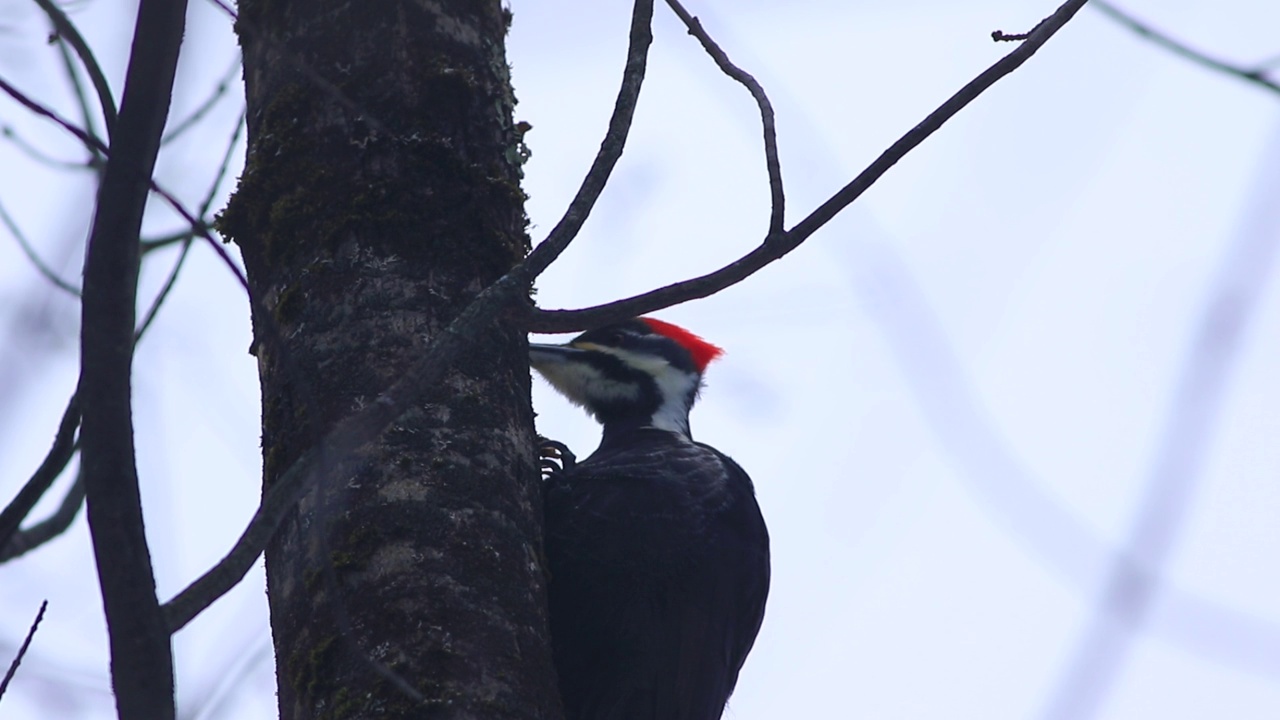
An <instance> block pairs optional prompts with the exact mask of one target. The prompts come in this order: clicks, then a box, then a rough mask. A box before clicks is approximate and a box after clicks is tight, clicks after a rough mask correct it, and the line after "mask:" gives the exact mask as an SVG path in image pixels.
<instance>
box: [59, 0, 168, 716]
mask: <svg viewBox="0 0 1280 720" xmlns="http://www.w3.org/2000/svg"><path fill="white" fill-rule="evenodd" d="M186 7H187V4H186V2H185V0H141V2H140V3H139V4H138V13H137V22H136V25H135V29H134V35H133V44H132V46H131V49H130V53H129V65H128V69H127V70H126V72H125V86H124V88H125V89H124V94H123V100H122V102H121V106H120V116H119V118H117V122H116V126H115V132H114V133H113V134H112V136H111V152H110V155H109V159H108V161H107V167H106V170H105V171H104V172H103V175H102V185H101V186H100V188H99V191H98V203H97V209H96V211H95V213H94V218H93V226H92V229H91V230H90V232H89V244H88V251H87V252H86V254H85V264H84V289H83V298H84V301H83V303H82V305H81V307H82V314H81V323H80V326H81V329H80V336H81V341H80V342H81V346H80V347H81V349H80V393H79V394H80V401H81V403H82V404H83V411H82V413H81V414H82V420H81V430H80V445H81V449H80V453H81V456H80V461H81V462H80V472H81V476H82V477H83V479H84V487H85V492H86V494H87V502H88V512H87V514H88V518H89V534H90V538H91V539H92V541H93V553H94V558H95V561H96V565H97V568H98V585H99V588H100V590H101V594H102V604H103V609H104V611H105V614H106V618H107V632H108V637H109V644H110V651H111V686H112V689H113V690H114V693H115V698H116V708H117V711H118V714H119V717H120V719H121V720H133V719H135V718H136V719H137V720H143V719H145V720H153V719H154V720H166V719H172V718H173V717H174V715H175V708H174V677H173V676H174V673H173V649H172V644H171V642H170V638H169V633H168V631H167V628H166V627H165V623H164V615H163V614H162V613H161V611H160V603H159V601H158V600H157V598H156V584H155V575H154V573H153V571H152V566H151V553H150V550H149V548H148V546H147V538H146V533H145V531H144V528H143V515H142V499H141V497H140V493H139V490H138V471H137V459H136V457H135V453H134V442H133V411H132V387H131V383H130V375H131V372H132V367H133V346H134V316H135V313H136V303H137V284H138V266H139V258H140V246H139V243H138V233H139V231H140V230H141V227H142V216H143V213H144V212H145V209H146V204H147V197H148V192H147V191H148V188H149V187H150V186H151V185H152V184H153V183H152V182H151V176H152V172H153V170H154V168H155V162H156V156H157V155H158V153H159V150H160V135H161V133H162V132H163V131H164V124H165V118H166V117H167V116H168V113H169V101H170V98H171V97H172V94H173V81H174V76H175V74H176V72H177V65H178V53H179V49H180V48H181V45H182V33H183V28H184V27H185V24H186Z"/></svg>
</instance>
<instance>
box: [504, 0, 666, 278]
mask: <svg viewBox="0 0 1280 720" xmlns="http://www.w3.org/2000/svg"><path fill="white" fill-rule="evenodd" d="M652 21H653V0H636V4H635V9H634V10H632V13H631V42H630V46H629V47H628V48H627V64H626V68H625V69H624V70H623V72H622V87H621V88H619V89H618V99H617V101H615V102H614V104H613V116H612V117H611V118H609V129H608V130H607V131H606V132H605V136H604V140H603V141H602V142H601V143H600V151H599V152H598V153H596V159H595V161H593V162H592V163H591V169H590V170H588V171H587V176H586V177H585V178H583V179H582V186H581V187H579V188H578V194H577V195H575V196H574V197H573V201H572V202H570V203H569V208H568V209H567V210H566V211H565V213H564V217H562V218H560V222H558V223H556V226H555V227H554V228H552V229H551V233H550V234H549V235H547V239H546V240H543V241H542V242H540V243H538V247H536V248H534V249H533V252H531V253H529V257H528V258H527V259H526V260H525V263H526V265H527V266H528V268H527V269H528V271H529V272H530V273H531V274H532V277H536V276H538V275H539V274H541V273H542V271H543V270H545V269H547V267H548V266H549V265H551V263H553V262H555V259H556V258H557V257H559V256H560V253H562V252H564V249H565V248H567V247H569V243H570V242H572V241H573V239H574V238H575V237H577V235H578V231H579V230H581V229H582V224H583V223H584V222H586V220H587V216H588V215H590V214H591V209H592V208H593V207H595V204H596V200H597V199H598V198H599V197H600V193H601V192H602V191H603V190H604V186H605V183H607V182H609V175H610V174H612V173H613V168H614V166H615V165H617V164H618V158H620V157H622V150H623V148H624V147H625V146H626V144H627V134H628V133H629V132H630V131H631V119H632V118H633V117H634V116H635V112H636V101H637V100H638V99H639V97H640V86H641V84H643V83H644V71H645V65H646V63H647V61H648V57H649V45H650V44H651V43H652V42H653V31H652V28H651V27H650V26H651V24H652Z"/></svg>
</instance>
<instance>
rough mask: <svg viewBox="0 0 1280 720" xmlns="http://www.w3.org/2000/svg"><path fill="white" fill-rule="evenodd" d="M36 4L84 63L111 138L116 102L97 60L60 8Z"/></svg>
mask: <svg viewBox="0 0 1280 720" xmlns="http://www.w3.org/2000/svg"><path fill="white" fill-rule="evenodd" d="M36 4H37V5H39V6H40V9H41V10H43V11H44V12H45V14H46V15H48V16H49V22H51V23H53V27H54V29H55V30H57V32H58V37H60V38H62V39H63V40H65V41H66V42H67V44H69V45H70V46H71V47H72V48H73V49H74V50H75V51H76V55H78V56H79V57H80V62H82V63H84V69H85V71H86V72H88V73H89V81H90V82H92V83H93V89H94V91H95V92H97V93H98V104H99V105H101V106H102V117H103V120H104V121H105V122H106V125H107V137H111V135H112V134H113V133H114V132H115V129H116V101H115V99H114V98H113V97H111V86H110V85H109V84H107V78H106V76H105V75H103V74H102V66H100V65H98V59H97V58H96V57H94V56H93V51H92V50H90V49H89V44H88V43H86V42H85V41H84V38H83V37H82V36H81V35H80V31H79V30H77V29H76V26H75V24H74V23H72V22H71V20H70V18H68V17H67V15H66V13H64V12H62V8H59V7H58V6H57V5H56V4H55V3H54V2H53V0H36Z"/></svg>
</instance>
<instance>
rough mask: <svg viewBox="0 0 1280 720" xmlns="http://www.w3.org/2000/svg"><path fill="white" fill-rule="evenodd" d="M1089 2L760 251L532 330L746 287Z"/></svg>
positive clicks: (1067, 9)
mask: <svg viewBox="0 0 1280 720" xmlns="http://www.w3.org/2000/svg"><path fill="white" fill-rule="evenodd" d="M1086 1H1087V0H1068V1H1067V2H1065V3H1063V4H1062V6H1061V7H1059V8H1058V10H1057V11H1056V12H1054V13H1053V14H1052V15H1050V16H1049V17H1047V18H1045V19H1044V20H1043V21H1041V22H1040V24H1039V25H1037V26H1036V29H1035V31H1034V32H1032V33H1031V34H1030V36H1029V37H1028V38H1027V40H1026V41H1025V42H1023V43H1022V44H1021V45H1019V46H1018V48H1017V49H1015V50H1014V51H1013V52H1011V53H1009V54H1008V55H1006V56H1004V57H1003V58H1001V59H1000V60H998V61H997V62H996V63H995V64H994V65H992V66H991V67H989V68H987V69H986V70H985V71H983V72H982V74H980V75H978V77H976V78H974V79H973V80H971V81H969V83H968V84H966V85H965V86H964V87H963V88H961V89H960V91H959V92H957V93H956V94H955V95H952V96H951V97H950V98H949V99H948V100H947V101H946V102H944V103H943V104H942V105H941V106H940V107H938V109H937V110H934V111H933V112H932V113H930V114H929V116H928V117H926V118H925V119H924V120H923V121H922V122H921V123H920V124H919V125H916V126H915V127H914V128H912V129H911V130H910V131H909V132H907V134H906V135H903V136H902V137H901V138H900V139H899V140H898V141H897V142H895V143H894V144H893V145H891V146H889V149H888V150H885V151H884V152H883V153H881V154H880V157H878V158H876V160H875V162H873V163H871V165H870V166H868V167H867V169H866V170H863V171H862V173H861V174H859V175H858V176H857V177H856V178H854V179H853V180H852V181H851V182H850V183H849V184H848V185H845V186H844V187H843V188H841V189H840V190H839V191H838V192H837V193H835V194H834V195H832V196H831V197H830V198H829V199H828V200H827V201H826V202H824V203H823V204H822V205H820V206H819V207H818V208H817V209H815V210H814V211H813V212H811V213H810V214H809V216H808V217H806V218H805V219H804V220H801V221H800V222H799V223H798V224H796V226H795V227H793V228H791V230H788V231H787V232H785V233H782V234H780V235H771V236H768V237H766V238H765V239H764V241H763V242H762V243H761V244H760V246H759V247H757V248H756V249H754V250H752V251H751V252H749V253H747V254H746V255H744V256H742V257H741V258H739V259H737V260H735V261H733V262H732V263H730V264H728V265H726V266H724V267H722V268H720V269H719V270H716V271H715V272H712V273H709V274H707V275H703V276H701V277H697V278H693V279H690V280H684V281H682V282H678V283H675V284H672V285H668V286H666V287H663V288H659V289H657V290H652V291H649V292H647V293H642V294H640V295H636V296H634V297H630V298H627V299H625V300H617V301H614V302H611V303H605V304H603V305H597V306H595V307H590V308H584V309H581V310H541V309H537V310H534V311H533V314H532V317H531V318H530V321H529V329H530V330H531V331H533V332H546V333H558V332H571V331H574V330H583V329H586V328H592V327H599V326H601V325H606V324H608V323H611V322H618V321H620V320H625V319H627V318H631V317H635V316H636V315H642V314H644V313H647V312H653V311H655V310H660V309H662V308H666V307H671V306H672V305H676V304H679V303H682V302H687V301H689V300H694V299H697V298H703V297H707V296H708V295H711V294H714V293H717V292H719V291H721V290H723V289H725V288H727V287H729V286H730V285H734V284H736V283H739V282H742V281H743V280H745V279H746V278H748V277H750V276H751V275H753V274H755V273H756V272H757V271H759V270H760V269H761V268H763V267H764V266H765V265H768V264H769V263H771V262H773V261H775V260H777V259H779V258H781V257H783V256H784V255H786V254H787V253H789V252H791V251H792V250H794V249H796V248H797V247H799V246H800V244H801V243H803V242H804V241H805V240H807V239H808V238H809V236H811V235H813V233H814V232H816V231H817V230H819V229H820V228H821V227H822V226H823V225H825V224H827V222H829V221H830V220H831V219H832V218H834V217H835V216H836V215H837V214H838V213H839V212H840V211H841V210H843V209H844V208H845V207H847V206H848V205H849V204H850V203H852V202H853V201H854V200H856V199H857V198H858V197H859V196H860V195H862V193H864V192H866V190H867V189H868V188H870V187H871V186H872V185H873V184H874V183H875V182H876V181H877V180H879V179H880V177H881V176H882V175H884V174H885V173H886V172H887V171H888V170H889V168H891V167H893V166H894V164H896V163H897V162H898V161H899V160H901V159H902V158H903V157H904V156H905V155H906V154H907V153H908V152H910V151H911V150H913V149H914V148H915V147H916V146H918V145H919V144H920V143H922V142H924V140H925V139H926V138H928V137H929V136H930V135H932V134H933V133H934V132H935V131H937V130H938V128H940V127H942V125H943V124H944V123H946V122H947V120H950V119H951V118H952V117H953V116H954V115H955V114H956V113H958V112H960V110H962V109H963V108H964V107H965V106H966V105H968V104H969V103H971V102H973V101H974V100H975V99H976V98H977V97H978V96H979V95H981V94H982V93H983V92H984V91H986V89H987V88H989V87H991V86H992V85H994V84H995V83H996V81H998V80H1000V78H1002V77H1004V76H1006V75H1008V74H1009V73H1011V72H1013V71H1014V70H1016V69H1017V68H1018V67H1019V66H1021V65H1022V64H1023V63H1024V62H1026V61H1027V60H1028V59H1030V58H1031V56H1032V55H1034V54H1035V53H1036V51H1037V50H1039V49H1040V47H1041V46H1043V45H1044V44H1045V43H1046V42H1047V41H1048V40H1049V38H1051V37H1053V35H1054V34H1055V33H1057V32H1058V30H1060V29H1062V26H1063V25H1065V24H1066V23H1067V21H1068V20H1070V19H1071V18H1072V17H1073V16H1074V15H1075V14H1076V13H1077V12H1078V11H1079V10H1080V8H1081V7H1082V6H1084V4H1085V2H1086Z"/></svg>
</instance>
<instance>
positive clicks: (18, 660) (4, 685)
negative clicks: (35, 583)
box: [0, 600, 49, 698]
mask: <svg viewBox="0 0 1280 720" xmlns="http://www.w3.org/2000/svg"><path fill="white" fill-rule="evenodd" d="M47 607H49V601H48V600H45V601H43V602H41V603H40V610H39V611H38V612H37V613H36V620H35V622H33V623H31V629H30V630H28V631H27V637H26V639H25V640H23V641H22V646H21V647H19V648H18V654H17V656H15V657H14V658H13V662H12V663H9V671H8V672H6V673H5V674H4V680H0V698H3V697H4V691H5V690H7V689H9V681H10V680H13V676H14V673H16V672H18V666H19V665H21V664H22V658H23V657H24V656H25V655H26V654H27V648H28V647H31V638H33V637H35V636H36V628H38V627H40V621H41V620H43V619H44V610H45V608H47Z"/></svg>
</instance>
